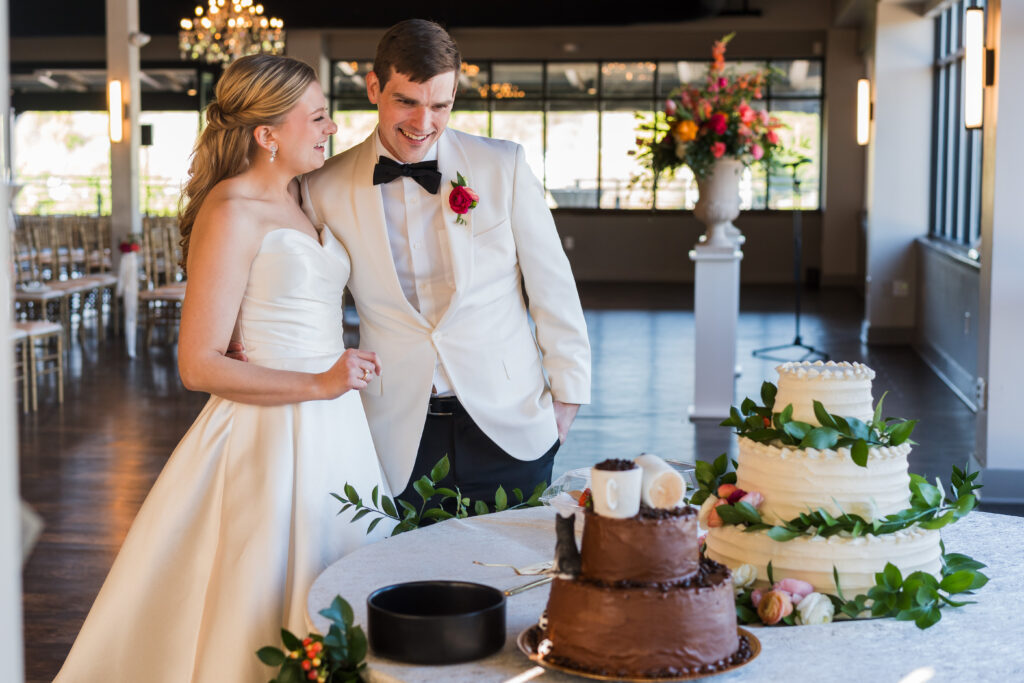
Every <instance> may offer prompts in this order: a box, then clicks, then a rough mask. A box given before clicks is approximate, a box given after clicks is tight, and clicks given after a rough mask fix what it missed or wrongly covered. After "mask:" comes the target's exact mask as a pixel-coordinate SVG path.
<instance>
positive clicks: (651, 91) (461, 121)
mask: <svg viewBox="0 0 1024 683" xmlns="http://www.w3.org/2000/svg"><path fill="white" fill-rule="evenodd" d="M730 66H731V67H733V68H736V69H738V70H740V71H743V70H755V69H765V68H768V67H769V66H770V67H771V68H772V69H774V70H775V72H776V74H777V77H776V78H775V79H774V80H773V82H772V84H771V85H770V86H769V88H768V89H767V92H766V93H765V99H764V100H760V101H759V102H757V103H755V104H756V105H757V106H759V107H760V108H766V109H768V110H769V111H770V112H771V113H772V114H773V115H775V116H777V117H778V118H779V119H781V120H782V121H783V122H784V123H785V124H787V126H789V127H788V128H787V129H785V130H783V131H780V136H781V137H782V138H783V141H784V143H785V145H786V148H787V149H788V150H789V151H790V152H791V154H792V156H794V158H801V157H802V158H806V159H807V162H805V163H804V164H802V165H800V166H799V167H798V168H796V171H795V172H796V176H795V179H797V180H799V181H800V184H799V194H797V193H796V192H795V188H796V185H795V183H794V175H793V173H792V169H790V168H787V167H785V166H777V167H775V168H772V169H771V170H769V169H768V168H766V165H765V164H755V165H754V166H753V167H751V168H750V169H748V170H747V171H746V172H745V174H744V178H743V181H742V182H741V185H740V196H741V202H742V206H743V208H745V209H773V210H774V209H792V208H795V207H799V208H802V209H811V210H813V209H817V208H819V206H820V200H819V197H820V190H819V188H820V178H821V115H822V73H823V69H822V62H821V60H820V59H793V60H782V61H779V60H775V61H771V62H767V61H750V62H730ZM371 68H372V63H371V62H368V61H342V62H335V64H334V67H333V78H332V88H333V89H332V98H331V102H332V108H333V111H334V114H333V116H334V120H335V122H336V123H337V124H338V126H339V128H340V129H341V130H339V133H338V135H336V136H335V140H334V150H342V149H347V148H348V147H351V146H352V145H354V144H356V143H358V142H360V141H362V140H363V139H364V138H365V137H366V136H367V135H368V134H369V133H370V132H371V131H372V130H373V127H374V125H375V124H376V112H375V110H374V108H373V107H372V106H371V105H370V104H369V102H367V100H366V85H365V75H366V74H367V73H368V72H369V71H370V69H371ZM706 68H707V62H703V61H675V62H669V61H662V62H647V61H631V62H617V61H605V62H596V61H593V62H591V61H578V62H570V61H566V62H538V61H521V62H513V61H494V62H488V61H481V62H475V61H466V62H464V63H463V65H462V72H461V73H460V75H459V84H458V94H457V96H456V98H455V107H454V110H453V112H452V118H451V122H450V125H451V127H453V128H456V129H458V130H462V131H465V132H468V133H473V134H476V135H489V136H493V137H496V138H504V139H507V140H514V141H515V142H518V143H519V144H521V145H523V147H524V149H525V151H526V158H527V162H528V163H529V164H530V166H531V168H532V169H533V171H534V173H535V174H536V175H537V177H538V178H540V179H541V180H542V181H543V183H544V187H545V189H546V191H547V196H548V203H549V205H550V206H551V207H552V208H588V209H645V210H649V209H652V208H653V209H668V210H679V209H683V210H690V209H693V206H694V203H695V202H696V200H697V184H696V182H695V181H694V178H693V175H692V174H691V173H689V171H688V170H686V169H681V171H680V172H677V173H676V175H675V177H674V178H673V179H671V180H669V179H667V178H662V179H661V180H660V181H659V183H658V184H657V185H655V184H654V183H653V182H652V181H651V180H650V179H648V178H645V177H644V174H643V173H642V171H643V169H642V168H641V167H640V165H639V164H638V163H637V160H636V157H635V156H633V155H632V154H630V152H631V151H632V150H633V149H634V148H635V147H636V133H637V128H638V126H639V124H640V123H641V122H642V121H644V120H651V119H652V118H653V117H654V112H655V111H656V109H657V108H659V107H661V104H662V102H663V101H664V99H665V98H666V97H667V96H668V95H669V93H671V92H672V91H673V90H675V89H676V88H678V87H679V86H680V85H681V84H684V83H689V82H692V81H694V80H697V79H700V78H702V77H703V75H704V73H705V69H706Z"/></svg>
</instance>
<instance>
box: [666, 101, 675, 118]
mask: <svg viewBox="0 0 1024 683" xmlns="http://www.w3.org/2000/svg"><path fill="white" fill-rule="evenodd" d="M675 113H676V101H675V100H673V99H671V98H669V99H667V100H665V114H667V115H668V116H674V115H675Z"/></svg>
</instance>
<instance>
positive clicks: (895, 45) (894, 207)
mask: <svg viewBox="0 0 1024 683" xmlns="http://www.w3.org/2000/svg"><path fill="white" fill-rule="evenodd" d="M934 31H935V29H934V23H933V20H932V19H929V18H927V17H924V16H922V15H921V14H919V13H918V11H917V9H916V8H915V7H909V6H903V5H896V4H887V3H882V4H880V5H878V8H877V23H876V27H875V40H874V43H875V50H874V55H873V60H872V72H873V73H872V79H871V80H872V84H871V86H872V91H873V99H874V103H875V118H874V122H873V125H872V128H871V143H870V144H869V146H868V148H869V149H868V169H867V209H868V234H867V259H866V268H867V273H866V283H865V298H866V303H865V318H864V328H863V337H864V340H865V341H867V342H868V343H881V344H886V343H900V344H903V343H909V342H910V341H911V340H912V338H913V330H914V324H915V291H914V287H915V284H916V281H917V277H916V272H915V258H914V254H915V252H914V240H915V239H916V238H917V237H919V236H921V235H924V234H927V232H928V198H929V174H928V173H927V172H926V170H925V169H928V168H929V167H930V164H931V130H930V126H929V125H928V122H929V121H931V100H932V63H933V60H934V49H935V46H934V41H935V35H934Z"/></svg>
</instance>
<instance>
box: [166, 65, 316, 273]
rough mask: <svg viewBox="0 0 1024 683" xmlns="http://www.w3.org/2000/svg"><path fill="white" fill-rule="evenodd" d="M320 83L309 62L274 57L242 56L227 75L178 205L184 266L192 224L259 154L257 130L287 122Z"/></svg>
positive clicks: (217, 92)
mask: <svg viewBox="0 0 1024 683" xmlns="http://www.w3.org/2000/svg"><path fill="white" fill-rule="evenodd" d="M314 81H316V74H315V73H314V72H313V69H312V68H311V67H310V66H309V65H308V64H306V63H304V62H300V61H299V60H297V59H292V58H290V57H277V56H273V55H249V56H246V57H241V58H240V59H238V60H236V61H235V62H234V63H232V64H231V65H230V66H229V67H228V68H227V69H226V70H225V71H224V75H223V76H221V79H220V81H219V82H218V83H217V88H216V90H215V93H214V94H215V97H216V99H215V100H214V101H213V102H211V103H210V105H209V106H208V107H207V108H206V127H205V128H203V131H202V133H200V134H199V139H198V140H196V146H195V149H194V150H193V152H192V163H191V164H190V166H189V169H188V172H189V179H188V182H187V183H186V184H185V189H184V190H183V191H182V193H181V199H180V201H179V202H178V229H179V230H180V232H181V261H182V263H181V266H182V268H184V267H186V263H187V262H188V243H189V237H190V236H191V234H192V226H193V224H194V223H195V222H196V215H197V214H198V213H199V209H200V208H201V207H202V206H203V201H204V200H205V199H206V195H207V194H209V192H210V189H211V188H212V187H213V186H214V185H216V184H217V183H219V182H220V181H222V180H225V179H227V178H231V177H234V176H236V175H238V174H239V173H242V172H243V171H245V170H246V169H247V168H249V164H250V163H252V161H253V160H254V159H255V158H256V154H257V152H258V150H259V145H257V144H256V139H255V136H253V131H254V130H255V129H256V127H257V126H268V125H276V124H279V123H281V121H282V120H283V119H284V117H285V115H286V114H287V113H288V112H289V111H291V109H292V107H294V106H295V104H296V103H297V102H298V101H299V99H300V98H301V97H302V96H303V94H305V92H306V89H307V88H308V87H309V84H310V83H313V82H314Z"/></svg>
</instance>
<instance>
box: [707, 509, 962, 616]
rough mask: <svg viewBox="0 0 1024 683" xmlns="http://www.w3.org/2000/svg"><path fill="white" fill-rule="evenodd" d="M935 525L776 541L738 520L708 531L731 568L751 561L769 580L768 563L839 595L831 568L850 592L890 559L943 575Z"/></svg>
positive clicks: (778, 574) (781, 573) (860, 589)
mask: <svg viewBox="0 0 1024 683" xmlns="http://www.w3.org/2000/svg"><path fill="white" fill-rule="evenodd" d="M939 542H940V537H939V532H938V531H936V530H929V529H921V528H920V527H911V528H909V529H904V530H902V531H897V532H895V533H891V534H883V535H881V536H874V535H871V534H868V535H866V536H859V537H857V538H847V537H843V536H831V537H829V538H822V537H821V536H801V537H798V538H794V539H792V540H789V541H782V542H780V541H774V540H772V539H771V538H769V537H768V536H766V535H765V534H764V532H762V531H754V532H750V533H747V532H744V531H743V530H742V528H741V527H738V526H731V525H730V526H722V527H716V528H714V529H711V530H710V531H709V532H708V536H707V556H708V557H709V558H711V559H712V560H715V561H716V562H721V563H722V564H725V565H727V566H729V567H731V568H732V569H736V568H737V567H739V566H740V565H744V564H750V565H753V566H754V567H756V568H757V578H758V581H759V583H760V585H765V584H766V583H767V582H768V563H769V562H771V563H772V577H773V578H774V579H775V580H776V581H778V580H780V579H787V578H794V579H802V580H804V581H806V582H808V583H810V584H811V585H812V586H814V589H815V590H816V591H818V592H821V593H831V594H832V595H836V584H835V579H834V576H833V573H832V568H833V567H835V568H836V570H837V571H838V572H839V584H840V587H841V588H842V590H843V595H844V596H845V597H846V598H848V599H849V598H852V597H854V596H855V595H858V594H862V593H867V592H868V590H869V589H870V588H871V587H872V586H874V585H875V574H876V573H877V572H880V571H882V570H883V569H885V565H886V563H889V562H892V563H893V564H894V565H896V566H897V567H898V568H899V570H900V572H901V573H902V574H903V576H906V575H907V574H909V573H911V572H915V571H923V572H927V573H929V574H934V575H935V576H939V574H940V573H941V571H942V560H941V556H942V550H941V548H940V547H939Z"/></svg>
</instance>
